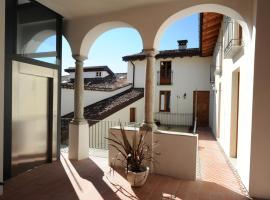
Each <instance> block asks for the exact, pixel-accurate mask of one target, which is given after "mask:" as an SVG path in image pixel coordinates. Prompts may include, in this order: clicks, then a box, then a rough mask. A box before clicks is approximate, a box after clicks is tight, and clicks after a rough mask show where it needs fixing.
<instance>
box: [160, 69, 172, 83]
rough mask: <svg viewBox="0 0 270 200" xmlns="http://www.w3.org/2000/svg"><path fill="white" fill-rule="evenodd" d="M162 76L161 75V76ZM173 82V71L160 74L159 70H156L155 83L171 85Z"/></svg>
mask: <svg viewBox="0 0 270 200" xmlns="http://www.w3.org/2000/svg"><path fill="white" fill-rule="evenodd" d="M161 76H163V77H161ZM172 84H173V71H172V70H171V71H169V72H168V73H165V75H161V74H160V71H157V85H172Z"/></svg>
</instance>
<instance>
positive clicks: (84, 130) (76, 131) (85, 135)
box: [68, 122, 89, 160]
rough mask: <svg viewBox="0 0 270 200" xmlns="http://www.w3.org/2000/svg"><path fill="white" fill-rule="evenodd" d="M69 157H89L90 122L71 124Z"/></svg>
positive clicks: (75, 158)
mask: <svg viewBox="0 0 270 200" xmlns="http://www.w3.org/2000/svg"><path fill="white" fill-rule="evenodd" d="M68 157H69V159H74V160H82V159H85V158H88V157H89V125H88V123H83V122H82V123H70V124H69V152H68Z"/></svg>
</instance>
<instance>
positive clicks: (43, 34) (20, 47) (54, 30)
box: [16, 0, 62, 65]
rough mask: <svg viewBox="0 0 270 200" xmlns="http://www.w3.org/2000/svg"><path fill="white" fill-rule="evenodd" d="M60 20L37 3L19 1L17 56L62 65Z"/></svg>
mask: <svg viewBox="0 0 270 200" xmlns="http://www.w3.org/2000/svg"><path fill="white" fill-rule="evenodd" d="M60 18H61V17H60V16H58V15H56V14H55V13H53V12H52V11H50V10H49V9H47V8H45V7H43V6H42V5H40V4H39V3H37V2H35V1H28V0H19V1H18V5H17V33H16V34H17V38H16V54H18V55H20V56H23V57H27V58H31V59H35V60H39V61H43V62H47V63H52V64H57V65H59V64H61V55H60V53H61V51H60V48H61V43H62V34H61V25H60V23H61V20H62V19H60Z"/></svg>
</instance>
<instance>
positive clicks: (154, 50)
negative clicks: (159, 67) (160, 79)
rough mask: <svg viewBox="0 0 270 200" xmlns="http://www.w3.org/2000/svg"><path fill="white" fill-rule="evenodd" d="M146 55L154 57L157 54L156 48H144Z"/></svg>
mask: <svg viewBox="0 0 270 200" xmlns="http://www.w3.org/2000/svg"><path fill="white" fill-rule="evenodd" d="M143 52H144V53H145V56H146V57H154V56H155V55H156V54H157V51H156V49H143Z"/></svg>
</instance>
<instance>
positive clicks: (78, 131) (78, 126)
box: [69, 55, 89, 160]
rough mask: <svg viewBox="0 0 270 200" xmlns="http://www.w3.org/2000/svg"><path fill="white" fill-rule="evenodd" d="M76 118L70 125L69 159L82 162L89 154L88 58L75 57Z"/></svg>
mask: <svg viewBox="0 0 270 200" xmlns="http://www.w3.org/2000/svg"><path fill="white" fill-rule="evenodd" d="M73 58H74V59H75V83H74V118H73V120H72V121H71V122H70V124H69V159H75V160H81V159H85V158H88V156H89V154H88V152H89V125H88V123H87V121H86V120H85V119H84V78H83V61H84V60H85V59H86V57H83V56H79V55H74V56H73Z"/></svg>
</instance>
